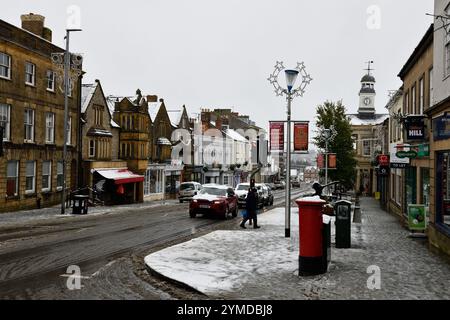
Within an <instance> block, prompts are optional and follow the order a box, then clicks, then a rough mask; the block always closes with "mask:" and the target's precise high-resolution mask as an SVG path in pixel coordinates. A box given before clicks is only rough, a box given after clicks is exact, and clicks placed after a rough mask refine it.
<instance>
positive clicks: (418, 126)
mask: <svg viewBox="0 0 450 320" xmlns="http://www.w3.org/2000/svg"><path fill="white" fill-rule="evenodd" d="M405 127H406V139H407V140H423V139H425V117H423V116H409V117H407V118H406V121H405Z"/></svg>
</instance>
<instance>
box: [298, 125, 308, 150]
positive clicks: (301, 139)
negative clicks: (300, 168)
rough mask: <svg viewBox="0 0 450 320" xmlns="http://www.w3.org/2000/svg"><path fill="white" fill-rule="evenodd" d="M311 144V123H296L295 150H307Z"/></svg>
mask: <svg viewBox="0 0 450 320" xmlns="http://www.w3.org/2000/svg"><path fill="white" fill-rule="evenodd" d="M308 146H309V123H307V122H297V123H294V151H295V152H305V151H306V152H307V151H308Z"/></svg>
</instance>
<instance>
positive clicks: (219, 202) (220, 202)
mask: <svg viewBox="0 0 450 320" xmlns="http://www.w3.org/2000/svg"><path fill="white" fill-rule="evenodd" d="M214 204H222V201H214Z"/></svg>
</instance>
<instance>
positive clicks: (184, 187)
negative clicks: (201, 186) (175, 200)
mask: <svg viewBox="0 0 450 320" xmlns="http://www.w3.org/2000/svg"><path fill="white" fill-rule="evenodd" d="M194 189H195V188H194V185H193V184H192V183H183V184H182V185H181V186H180V190H194Z"/></svg>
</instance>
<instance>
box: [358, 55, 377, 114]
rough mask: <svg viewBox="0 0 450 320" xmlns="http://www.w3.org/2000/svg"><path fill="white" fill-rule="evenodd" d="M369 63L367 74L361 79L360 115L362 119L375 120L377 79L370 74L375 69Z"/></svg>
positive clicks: (370, 62)
mask: <svg viewBox="0 0 450 320" xmlns="http://www.w3.org/2000/svg"><path fill="white" fill-rule="evenodd" d="M372 63H373V61H369V62H368V68H367V74H366V75H365V76H364V77H363V78H362V79H361V90H360V91H359V108H358V115H359V117H360V118H366V119H367V118H373V117H374V116H375V96H376V92H375V82H376V81H375V78H374V77H373V76H372V75H371V74H370V71H372V70H373V69H371V68H370V65H371V64H372Z"/></svg>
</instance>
